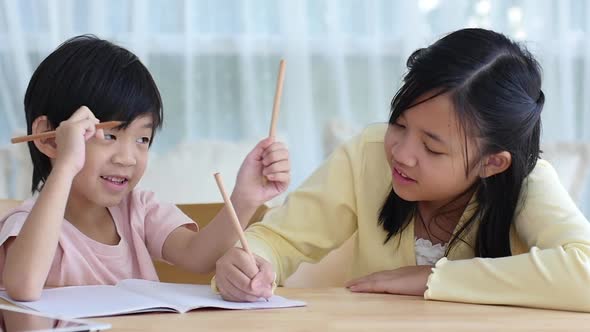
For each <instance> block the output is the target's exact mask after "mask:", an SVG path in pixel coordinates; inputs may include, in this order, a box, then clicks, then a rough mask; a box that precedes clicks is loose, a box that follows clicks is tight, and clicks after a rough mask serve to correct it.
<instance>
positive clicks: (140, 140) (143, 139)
mask: <svg viewBox="0 0 590 332" xmlns="http://www.w3.org/2000/svg"><path fill="white" fill-rule="evenodd" d="M137 143H140V144H149V143H150V138H149V137H141V138H138V139H137Z"/></svg>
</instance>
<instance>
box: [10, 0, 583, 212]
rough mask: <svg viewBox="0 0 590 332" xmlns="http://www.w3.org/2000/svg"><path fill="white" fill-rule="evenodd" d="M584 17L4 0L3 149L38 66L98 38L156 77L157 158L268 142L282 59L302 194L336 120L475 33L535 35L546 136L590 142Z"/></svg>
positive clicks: (377, 2)
mask: <svg viewBox="0 0 590 332" xmlns="http://www.w3.org/2000/svg"><path fill="white" fill-rule="evenodd" d="M587 17H590V2H587V1H575V0H534V1H533V0H494V1H490V0H479V1H469V0H449V1H442V0H441V1H437V0H420V1H391V0H251V1H247V0H194V1H193V0H169V1H163V0H162V1H157V0H129V1H122V0H108V1H107V0H93V1H81V0H80V1H78V0H0V149H1V148H2V147H4V148H6V146H7V144H6V143H7V142H8V140H9V138H10V136H12V135H14V134H15V133H20V132H22V131H24V129H23V128H24V124H25V122H24V115H23V107H22V100H23V96H24V91H25V89H26V85H27V83H28V80H29V78H30V76H31V74H32V72H33V71H34V69H35V68H36V66H37V65H38V64H39V62H40V61H41V60H42V59H43V58H44V57H45V56H47V55H48V54H49V53H50V52H51V51H52V50H53V49H55V48H56V47H57V46H58V45H59V44H60V43H61V42H63V41H64V40H66V39H68V38H70V37H72V36H74V35H79V34H84V33H92V34H95V35H97V36H99V37H101V38H105V39H109V40H112V41H114V42H116V43H118V44H121V45H122V46H124V47H127V48H129V49H130V50H131V51H133V52H134V53H135V54H137V55H138V56H139V57H140V58H141V60H142V61H143V62H144V63H145V64H146V65H147V67H148V68H149V69H150V71H151V72H152V74H153V75H154V77H155V79H156V82H157V84H158V86H159V88H160V90H161V92H162V95H163V99H164V107H165V112H164V113H165V126H164V130H163V131H162V133H161V134H160V135H159V136H158V137H157V139H156V144H155V146H154V150H156V151H159V152H161V151H167V150H169V149H171V148H173V147H174V146H176V145H177V144H179V143H184V142H190V141H195V140H199V139H203V138H207V139H221V140H230V141H239V140H252V139H257V138H261V137H263V136H265V135H266V133H267V132H268V123H269V121H270V113H271V109H272V101H273V95H274V86H275V80H276V73H277V68H278V62H279V59H280V58H285V59H286V60H287V71H286V78H285V89H284V93H283V101H282V107H281V115H280V118H279V133H280V135H281V136H282V137H283V138H285V139H286V141H287V142H288V143H289V145H290V149H291V156H292V161H293V166H294V171H293V175H294V183H293V187H295V186H296V185H297V184H299V183H300V182H301V181H302V180H303V179H304V178H305V177H306V176H307V175H309V173H310V172H311V171H312V170H313V169H314V168H315V167H316V166H317V165H318V164H319V163H320V162H321V160H322V159H323V158H324V156H325V154H326V153H327V152H328V151H326V148H325V147H324V144H323V133H324V131H325V128H326V124H327V123H329V122H330V121H331V120H333V119H339V120H340V121H343V122H348V123H352V124H353V125H355V126H364V125H366V124H368V123H371V122H377V121H386V119H387V116H388V111H389V102H390V100H391V98H392V96H393V94H394V93H395V91H396V89H397V88H398V87H399V82H400V78H401V75H402V73H403V72H404V70H405V61H406V58H407V56H408V55H409V54H410V53H411V52H412V51H413V50H414V49H416V48H418V47H422V46H425V45H427V44H428V43H430V42H432V41H434V40H436V39H437V38H439V37H441V36H442V35H443V34H445V33H447V32H450V31H453V30H456V29H459V28H463V27H468V26H479V27H484V28H491V29H494V30H496V31H500V32H504V33H506V34H507V35H509V36H511V37H513V38H515V39H518V40H526V44H527V46H528V47H529V48H530V49H531V50H532V51H533V52H534V54H536V55H537V57H538V58H539V60H540V61H541V63H542V65H543V68H544V90H545V92H546V96H547V102H546V106H545V111H544V132H543V135H544V137H543V139H544V141H547V142H548V141H574V140H586V141H590V132H589V131H587V130H584V129H585V128H590V113H589V112H588V111H589V108H590V98H589V97H587V96H588V95H589V94H588V89H589V88H590V43H589V42H588V36H587V34H588V33H589V32H590V20H588V19H587ZM0 161H2V159H1V158H0ZM2 162H4V163H5V164H7V162H5V161H2ZM15 171H18V170H15ZM9 180H10V179H9ZM10 182H11V181H8V183H10ZM12 182H14V181H12ZM15 192H16V189H15V188H9V189H8V193H7V194H8V195H10V194H11V193H13V194H14V193H15ZM586 205H588V204H586ZM585 210H586V211H589V210H590V209H588V208H587V207H585Z"/></svg>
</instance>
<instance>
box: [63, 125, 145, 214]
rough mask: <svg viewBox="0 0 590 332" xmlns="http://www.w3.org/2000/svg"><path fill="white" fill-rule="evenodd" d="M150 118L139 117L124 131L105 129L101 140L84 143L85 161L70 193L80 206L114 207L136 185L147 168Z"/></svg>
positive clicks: (94, 139) (121, 129)
mask: <svg viewBox="0 0 590 332" xmlns="http://www.w3.org/2000/svg"><path fill="white" fill-rule="evenodd" d="M151 137H152V117H151V116H150V115H145V116H140V117H138V118H136V119H135V120H133V122H131V123H130V124H129V125H128V126H127V127H126V128H120V129H109V130H105V135H104V139H98V138H92V139H90V140H88V142H86V161H85V163H84V167H83V168H82V170H81V171H80V172H79V173H78V174H77V175H76V177H75V178H74V183H73V184H72V192H75V193H76V196H80V197H84V198H85V200H86V201H87V202H86V203H82V202H80V203H82V204H92V205H98V206H105V207H108V206H113V205H117V204H119V202H120V201H121V200H122V199H123V198H124V197H125V195H127V194H128V193H129V192H131V190H133V188H135V186H136V185H137V183H138V182H139V180H140V179H141V177H142V176H143V173H144V172H145V169H146V167H147V160H148V151H149V150H148V149H149V143H150V140H151Z"/></svg>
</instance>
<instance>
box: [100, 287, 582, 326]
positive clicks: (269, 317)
mask: <svg viewBox="0 0 590 332" xmlns="http://www.w3.org/2000/svg"><path fill="white" fill-rule="evenodd" d="M277 294H278V295H281V296H285V297H288V298H290V299H297V300H303V301H306V302H307V306H306V307H301V308H288V309H271V310H239V311H230V310H211V309H199V310H195V311H191V312H189V313H186V314H176V313H157V314H140V315H128V316H117V317H106V318H93V319H91V320H95V321H103V322H109V323H111V324H112V325H113V329H112V331H113V332H117V331H236V332H237V331H240V332H244V331H280V332H290V331H336V330H339V331H388V332H391V331H422V332H424V331H470V332H471V331H485V330H487V331H590V314H586V313H576V312H566V311H554V310H541V309H528V308H517V307H507V306H489V305H474V304H463V303H451V302H437V301H425V300H423V299H422V298H420V297H412V296H397V295H384V294H357V293H351V292H349V291H348V290H346V289H342V288H327V289H296V288H279V289H278V290H277Z"/></svg>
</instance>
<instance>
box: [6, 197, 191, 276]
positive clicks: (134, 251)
mask: <svg viewBox="0 0 590 332" xmlns="http://www.w3.org/2000/svg"><path fill="white" fill-rule="evenodd" d="M34 203H35V199H34V198H32V199H29V200H27V201H25V202H23V204H22V205H21V206H19V207H17V208H16V209H14V210H12V211H10V212H9V213H8V214H7V215H5V216H4V217H2V218H1V219H0V285H2V284H3V283H2V272H3V270H4V262H5V258H6V248H5V247H4V243H5V242H6V240H7V239H8V238H10V237H12V236H18V234H19V232H20V230H21V228H22V226H23V224H24V222H25V219H26V218H27V215H28V214H29V213H30V211H31V209H32V207H33V204H34ZM109 211H110V213H111V216H112V217H113V220H114V221H115V226H116V227H117V232H118V233H119V236H120V238H121V240H120V241H119V244H117V245H114V246H112V245H106V244H103V243H100V242H97V241H95V240H92V239H90V238H89V237H87V236H86V235H84V234H83V233H82V232H80V231H79V230H78V229H77V228H76V227H74V226H73V225H72V224H70V223H69V222H68V221H67V220H65V219H64V221H63V224H62V229H61V234H60V237H59V244H58V247H57V251H56V253H55V257H54V259H53V263H52V265H51V269H50V271H49V275H48V276H47V282H46V285H47V286H74V285H97V284H109V285H112V284H116V283H117V282H118V281H120V280H123V279H129V278H137V279H147V280H158V275H157V274H156V270H155V268H154V264H153V262H152V259H159V260H162V259H163V258H162V247H163V245H164V241H166V238H167V237H168V235H170V233H171V232H172V231H173V230H175V229H176V228H178V227H180V226H182V225H187V224H188V225H194V226H190V227H191V228H192V227H195V226H196V224H195V223H194V222H193V221H192V220H191V219H190V218H189V217H187V216H186V215H185V214H184V213H183V212H182V211H180V210H179V209H178V208H177V207H176V206H175V205H174V204H168V203H160V202H158V201H157V200H156V199H155V197H154V193H153V192H149V191H142V190H139V189H134V190H133V191H132V192H131V193H129V195H128V196H127V197H126V198H125V199H123V201H121V203H120V204H119V205H117V206H114V207H110V208H109Z"/></svg>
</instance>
